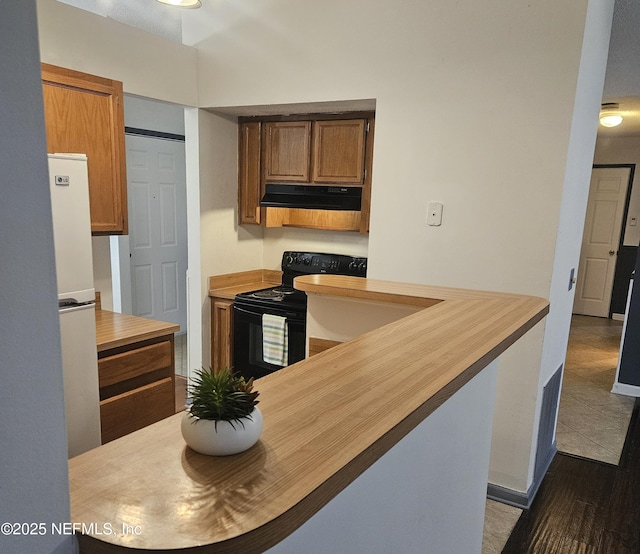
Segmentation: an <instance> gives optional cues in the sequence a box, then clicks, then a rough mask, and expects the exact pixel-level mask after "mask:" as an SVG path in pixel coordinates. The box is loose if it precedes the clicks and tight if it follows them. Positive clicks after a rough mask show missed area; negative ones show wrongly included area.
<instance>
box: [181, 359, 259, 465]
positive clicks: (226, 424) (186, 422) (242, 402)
mask: <svg viewBox="0 0 640 554" xmlns="http://www.w3.org/2000/svg"><path fill="white" fill-rule="evenodd" d="M189 391H190V393H191V401H192V402H191V405H190V406H189V408H187V410H186V411H185V413H184V415H183V418H182V423H181V431H182V436H183V437H184V440H185V442H186V443H187V445H189V447H190V448H192V449H193V450H195V451H196V452H200V453H201V454H208V455H212V456H228V455H230V454H237V453H239V452H243V451H244V450H247V449H249V448H251V447H252V446H253V445H254V444H255V443H256V442H257V441H258V439H259V438H260V434H261V433H262V424H263V420H262V413H261V412H260V410H259V408H258V407H257V406H256V404H257V403H258V400H257V397H258V394H259V393H258V391H254V390H253V379H249V380H248V381H245V379H244V378H243V377H241V376H240V375H236V374H235V373H233V371H232V370H231V369H229V368H224V369H220V370H218V371H212V370H205V369H202V370H200V371H197V372H196V376H195V378H194V381H193V385H191V386H190V387H189Z"/></svg>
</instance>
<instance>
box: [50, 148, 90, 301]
mask: <svg viewBox="0 0 640 554" xmlns="http://www.w3.org/2000/svg"><path fill="white" fill-rule="evenodd" d="M49 183H50V189H51V210H52V213H53V239H54V244H55V252H56V275H57V278H58V301H60V302H66V301H69V302H77V303H82V302H92V301H93V300H95V291H94V287H93V256H92V252H91V216H90V208H89V180H88V173H87V157H86V156H85V155H84V154H49Z"/></svg>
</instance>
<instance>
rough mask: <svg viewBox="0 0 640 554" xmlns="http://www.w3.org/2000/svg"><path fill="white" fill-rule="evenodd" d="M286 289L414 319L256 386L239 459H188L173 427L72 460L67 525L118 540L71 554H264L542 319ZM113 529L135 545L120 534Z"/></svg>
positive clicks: (468, 300) (90, 537) (468, 295)
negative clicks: (406, 307)
mask: <svg viewBox="0 0 640 554" xmlns="http://www.w3.org/2000/svg"><path fill="white" fill-rule="evenodd" d="M295 283H296V287H297V288H300V289H302V290H305V291H307V292H308V293H315V294H321V295H322V294H328V295H332V296H344V297H354V298H363V299H366V300H370V301H376V300H379V301H381V302H390V301H391V302H393V301H397V302H401V303H409V302H415V304H416V305H419V306H425V308H424V309H423V310H420V311H418V312H416V313H413V314H412V315H409V316H407V317H405V318H403V319H400V320H398V321H396V322H394V323H391V324H388V325H385V326H383V327H381V328H379V329H376V330H374V331H371V332H368V333H366V334H364V335H362V336H360V337H357V338H355V339H354V340H352V341H349V342H346V343H343V344H340V345H338V346H336V347H334V348H332V349H330V350H327V351H325V352H322V353H320V354H318V355H316V356H313V357H311V358H308V359H306V360H303V361H301V362H299V363H297V364H294V365H292V366H289V367H288V368H285V369H282V370H280V371H278V372H276V373H274V374H271V375H269V376H267V377H264V378H262V379H260V380H258V381H257V382H256V388H257V389H258V390H259V391H260V397H259V400H260V408H261V410H262V413H263V415H264V431H263V434H262V437H261V439H260V441H259V442H258V443H257V444H256V445H255V446H254V447H252V448H251V449H249V450H248V451H246V452H244V453H242V454H237V455H235V456H229V457H222V458H216V457H208V456H204V455H200V454H197V453H195V452H193V451H192V450H190V449H189V448H187V447H186V446H185V443H184V441H183V439H182V436H181V434H180V421H181V418H182V415H181V414H177V415H175V416H173V417H170V418H167V419H164V420H162V421H160V422H158V423H155V424H153V425H151V426H149V427H146V428H144V429H141V430H140V431H137V432H135V433H132V434H130V435H127V436H125V437H122V438H121V439H118V440H115V441H113V442H111V443H109V444H105V445H103V446H101V447H99V448H97V449H94V450H91V451H89V452H86V453H85V454H82V455H80V456H77V457H75V458H73V459H71V460H70V461H69V468H70V469H69V471H70V487H71V517H72V521H74V522H77V523H85V524H87V525H88V524H89V523H91V522H98V523H99V524H105V523H108V524H110V525H111V526H112V528H113V529H114V531H115V532H114V533H113V534H105V533H103V532H101V528H99V529H98V531H97V532H95V531H94V532H93V533H91V532H90V533H89V534H87V535H79V541H80V545H81V552H98V553H105V552H126V551H128V550H129V549H131V550H132V551H136V552H138V551H139V550H135V549H140V550H144V551H151V552H156V551H162V552H166V551H179V552H194V553H195V552H197V553H208V552H212V553H213V552H215V553H218V552H224V553H234V554H236V553H238V552H243V553H252V552H263V551H264V550H266V549H267V548H269V547H271V546H273V545H275V544H277V543H278V542H279V541H281V540H282V539H284V538H285V537H287V536H288V535H289V534H291V533H292V532H293V531H294V530H295V529H297V528H298V527H299V526H300V525H302V524H303V523H304V522H305V521H306V520H307V519H309V518H311V517H312V516H313V515H314V514H315V513H316V512H317V511H318V510H319V509H320V508H321V507H323V506H324V505H325V504H327V503H328V502H329V501H330V500H331V499H332V498H333V497H335V496H336V495H337V494H338V493H339V492H340V491H341V490H343V489H345V488H346V487H347V486H348V485H349V484H350V483H351V482H352V481H353V480H355V479H356V478H357V477H358V475H360V474H361V473H362V472H364V471H365V470H366V469H367V468H368V467H370V466H371V465H372V464H374V463H375V462H376V461H377V460H378V459H379V458H380V457H381V456H382V455H384V454H385V452H387V451H388V450H389V449H391V448H392V447H393V446H394V445H395V444H396V443H397V442H398V441H399V440H400V439H401V438H402V437H404V436H405V435H407V434H408V433H409V432H410V431H412V430H413V429H414V428H415V427H416V426H417V425H418V424H419V423H420V422H421V421H423V420H424V419H425V418H427V417H428V416H429V415H430V414H431V413H432V412H433V411H434V410H436V408H438V407H439V406H440V405H442V404H443V403H444V402H445V401H446V400H447V399H448V398H449V397H451V396H452V395H453V394H454V393H455V392H456V391H457V390H459V389H460V388H461V387H462V386H463V385H464V384H466V383H467V382H468V381H469V380H470V379H471V378H472V377H473V376H475V375H476V374H478V373H479V372H480V371H481V370H482V369H483V368H485V367H486V366H487V365H488V364H489V363H490V362H491V361H492V360H494V359H495V358H497V357H498V356H499V355H500V354H501V353H502V352H503V351H504V350H505V349H506V348H508V347H509V346H510V345H511V344H513V343H514V342H515V341H516V340H518V339H519V338H520V337H521V336H522V335H524V334H525V333H526V332H527V331H528V330H529V329H531V328H532V327H533V326H534V325H535V324H536V323H537V322H539V321H541V320H542V319H543V318H544V316H545V315H546V314H547V313H548V309H549V306H548V302H547V301H546V300H543V299H541V298H535V297H530V296H521V295H513V294H498V293H490V292H476V291H471V290H457V289H448V288H442V287H432V286H420V285H403V284H400V283H393V282H384V281H375V280H370V279H366V280H365V279H358V278H350V277H336V276H326V275H325V276H307V277H300V278H297V279H296V282H295ZM381 309H384V305H382V304H381ZM123 525H124V526H129V527H127V529H134V530H135V532H125V533H123V532H120V531H121V530H122V529H123ZM89 531H91V530H89Z"/></svg>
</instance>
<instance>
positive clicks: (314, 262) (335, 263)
mask: <svg viewBox="0 0 640 554" xmlns="http://www.w3.org/2000/svg"><path fill="white" fill-rule="evenodd" d="M282 271H283V272H285V273H295V274H303V275H316V274H319V273H332V274H334V275H350V276H352V277H366V275H367V258H356V257H353V256H345V255H343V254H321V253H316V252H285V253H284V254H283V255H282Z"/></svg>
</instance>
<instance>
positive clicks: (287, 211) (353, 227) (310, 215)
mask: <svg viewBox="0 0 640 554" xmlns="http://www.w3.org/2000/svg"><path fill="white" fill-rule="evenodd" d="M265 220H266V226H267V227H304V228H307V229H331V230H332V231H359V230H360V227H361V212H354V211H349V210H305V209H301V208H300V209H299V208H266V215H265Z"/></svg>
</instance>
